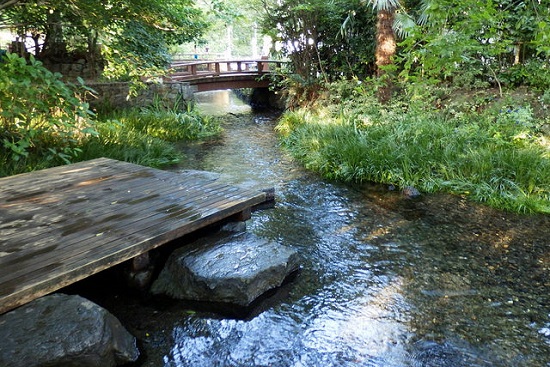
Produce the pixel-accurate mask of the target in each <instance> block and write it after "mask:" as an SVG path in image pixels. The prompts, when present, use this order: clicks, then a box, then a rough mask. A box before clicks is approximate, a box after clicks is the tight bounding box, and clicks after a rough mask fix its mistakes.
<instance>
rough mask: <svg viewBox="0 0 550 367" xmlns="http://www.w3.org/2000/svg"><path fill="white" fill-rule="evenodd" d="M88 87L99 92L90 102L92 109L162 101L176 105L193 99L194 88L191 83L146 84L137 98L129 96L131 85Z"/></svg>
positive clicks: (116, 84)
mask: <svg viewBox="0 0 550 367" xmlns="http://www.w3.org/2000/svg"><path fill="white" fill-rule="evenodd" d="M87 85H88V86H89V87H90V88H92V89H93V90H95V91H96V92H97V94H96V97H95V98H94V97H91V98H90V99H89V100H88V102H89V103H90V106H91V107H92V108H97V107H107V108H124V107H143V106H148V105H151V104H152V103H153V102H154V101H155V100H157V99H160V100H161V101H162V102H163V103H165V104H167V105H175V104H176V103H181V102H182V101H190V100H192V99H193V92H194V90H193V87H192V86H190V85H189V83H181V82H163V83H146V88H144V89H141V90H139V91H138V94H137V96H132V97H128V96H129V91H130V84H129V83H93V82H89V83H87Z"/></svg>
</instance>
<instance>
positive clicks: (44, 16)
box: [0, 0, 207, 76]
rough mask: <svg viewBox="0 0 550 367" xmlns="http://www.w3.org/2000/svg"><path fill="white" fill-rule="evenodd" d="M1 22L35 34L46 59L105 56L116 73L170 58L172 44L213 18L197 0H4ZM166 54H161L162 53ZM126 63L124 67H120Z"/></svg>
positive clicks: (142, 71)
mask: <svg viewBox="0 0 550 367" xmlns="http://www.w3.org/2000/svg"><path fill="white" fill-rule="evenodd" d="M0 1H2V2H1V3H0V6H1V7H0V10H2V13H1V14H0V26H2V27H8V28H11V29H12V30H14V31H16V32H17V33H18V34H19V35H20V37H22V38H23V37H28V36H30V37H32V38H33V39H35V41H36V44H38V40H43V44H42V46H41V47H37V48H36V50H35V54H36V56H37V58H39V59H41V60H46V59H49V60H52V61H54V62H55V61H57V60H60V59H62V60H67V59H68V58H70V57H71V56H72V55H78V57H80V55H81V54H85V56H86V57H87V58H88V59H90V60H91V61H95V60H97V59H99V56H100V51H101V50H100V47H99V45H100V44H101V46H102V48H103V50H102V51H101V52H103V53H102V54H101V56H102V57H103V58H105V59H106V62H107V63H108V64H110V66H111V67H108V68H107V75H108V74H109V71H113V72H114V74H113V75H114V76H121V75H123V74H125V75H128V74H129V71H130V70H136V69H139V70H140V72H138V73H135V74H139V75H144V74H146V73H145V71H146V70H148V69H150V68H154V67H163V66H165V65H166V64H167V63H168V62H169V57H168V53H167V49H168V46H169V45H171V44H179V43H182V42H186V41H190V40H192V39H195V38H197V37H198V36H200V34H201V33H202V32H203V30H204V29H205V28H206V26H207V24H206V23H205V21H204V19H203V15H202V13H201V12H200V11H199V10H198V9H196V8H195V7H194V1H193V0H118V1H113V0H111V1H103V0H70V1H66V0H39V1H37V2H31V3H27V2H24V1H15V0H0ZM158 55H160V57H157V56H158ZM121 65H123V66H124V67H122V68H121V67H120V66H121Z"/></svg>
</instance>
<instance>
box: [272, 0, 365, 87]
mask: <svg viewBox="0 0 550 367" xmlns="http://www.w3.org/2000/svg"><path fill="white" fill-rule="evenodd" d="M266 11H267V14H268V15H267V16H266V17H265V18H264V21H263V24H262V30H263V31H264V32H266V33H267V34H269V35H270V36H271V37H272V38H273V39H274V40H276V41H279V42H280V45H281V46H282V48H283V49H282V53H283V54H284V55H285V56H287V57H289V58H290V60H291V61H292V64H293V66H294V71H295V73H296V74H298V75H299V76H300V77H301V78H302V79H304V80H305V81H306V82H308V83H309V82H310V80H318V76H321V77H322V78H323V79H324V80H325V81H332V80H337V79H340V78H342V77H345V78H347V77H352V76H359V77H364V76H366V75H368V74H369V73H370V71H371V69H372V65H373V62H374V56H373V52H374V15H373V14H372V13H370V12H367V11H364V6H363V5H362V2H361V1H360V0H352V1H349V0H346V1H344V0H330V1H326V0H322V1H321V0H306V1H299V2H296V1H288V0H285V1H280V2H277V3H274V4H272V5H271V6H270V7H268V8H267V9H266ZM343 25H344V26H343Z"/></svg>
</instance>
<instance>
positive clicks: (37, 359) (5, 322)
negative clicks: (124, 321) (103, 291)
mask: <svg viewBox="0 0 550 367" xmlns="http://www.w3.org/2000/svg"><path fill="white" fill-rule="evenodd" d="M0 340H2V344H0V366H11V367H19V366H21V367H33V366H37V367H38V366H67V367H69V366H80V367H100V366H116V365H119V364H124V363H128V362H134V361H136V360H137V358H138V357H139V351H138V349H137V347H136V340H135V338H134V337H133V336H132V335H130V334H129V333H128V331H126V329H125V328H124V327H123V326H122V325H121V324H120V322H119V321H118V319H116V318H115V317H114V316H113V315H112V314H110V313H109V312H108V311H107V310H105V309H103V308H101V307H99V306H98V305H96V304H95V303H93V302H91V301H88V300H87V299H85V298H82V297H80V296H68V295H65V294H53V295H49V296H46V297H42V298H39V299H37V300H35V301H32V302H30V303H28V304H27V305H25V306H22V307H20V308H17V309H15V310H13V311H11V312H8V313H6V314H4V315H1V316H0Z"/></svg>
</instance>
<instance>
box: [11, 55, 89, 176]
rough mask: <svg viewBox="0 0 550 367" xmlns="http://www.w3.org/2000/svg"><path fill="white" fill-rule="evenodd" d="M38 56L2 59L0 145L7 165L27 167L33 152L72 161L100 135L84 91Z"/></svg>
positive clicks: (66, 161)
mask: <svg viewBox="0 0 550 367" xmlns="http://www.w3.org/2000/svg"><path fill="white" fill-rule="evenodd" d="M86 91H88V90H87V89H86V88H85V87H84V86H83V85H82V86H81V87H80V89H79V88H76V87H74V86H71V85H67V84H65V83H63V81H62V80H61V75H59V74H53V73H51V72H50V71H48V70H47V69H45V68H44V67H43V66H42V63H40V62H39V61H36V60H35V59H34V58H33V57H31V58H30V60H29V61H28V62H27V61H26V60H25V59H23V58H20V57H18V56H17V55H15V54H9V53H8V54H7V55H6V56H5V57H4V62H3V63H0V126H1V129H2V130H1V131H0V144H1V149H2V150H1V156H2V159H3V162H2V163H3V164H4V165H7V166H25V164H26V159H27V158H28V157H29V156H30V155H34V156H41V157H42V158H43V159H44V160H46V161H51V162H52V164H59V163H69V162H71V161H73V160H74V159H75V158H76V157H77V156H78V154H79V152H80V149H79V148H78V145H79V142H80V141H82V139H84V138H86V137H87V136H89V135H95V134H96V131H95V130H94V125H93V121H92V116H93V115H92V112H91V111H90V110H89V108H88V104H87V103H84V102H83V101H82V99H81V98H80V94H81V93H83V92H86Z"/></svg>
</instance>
